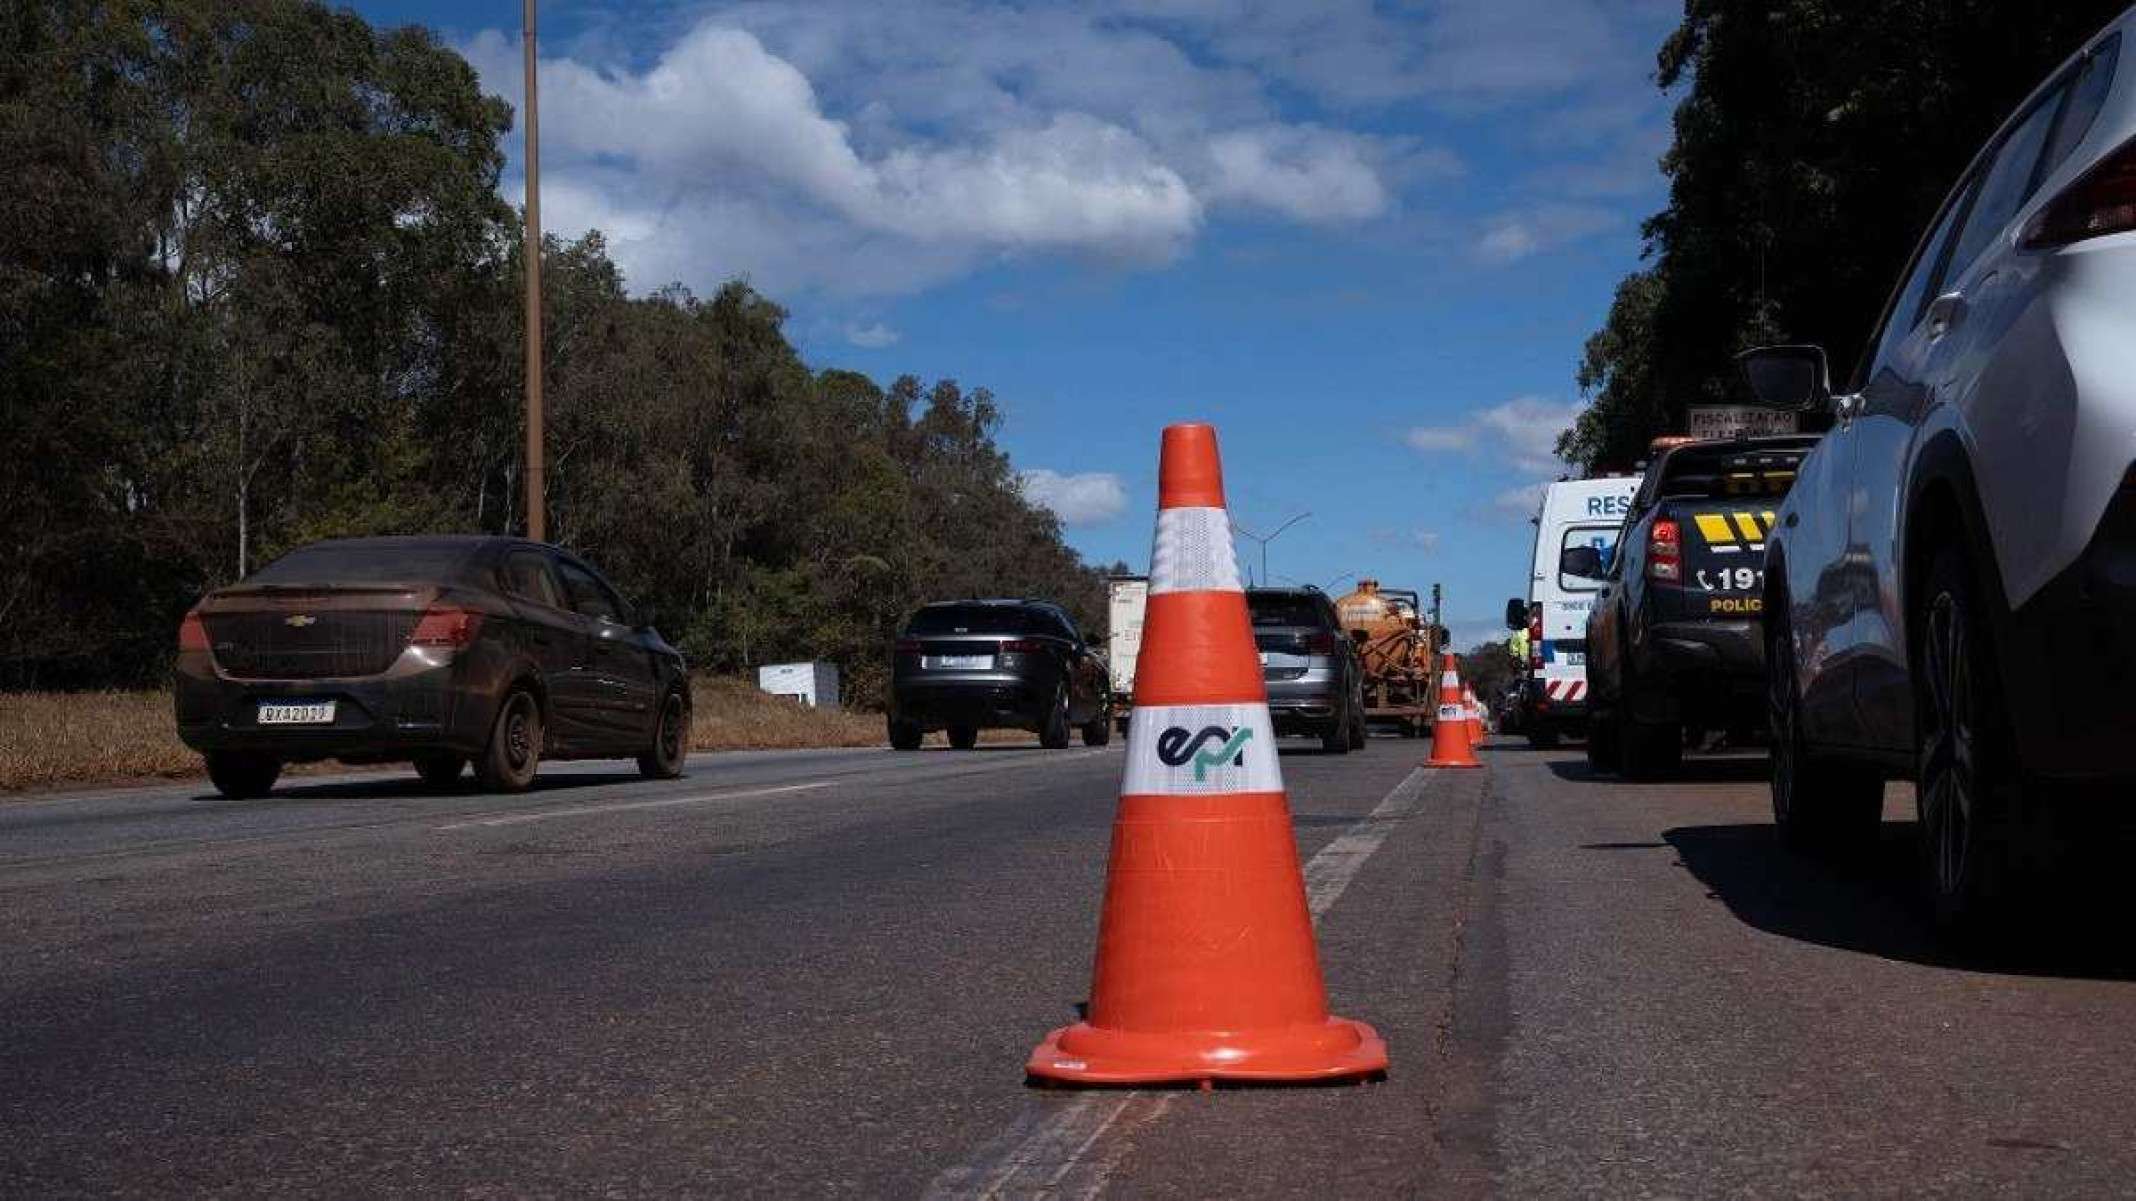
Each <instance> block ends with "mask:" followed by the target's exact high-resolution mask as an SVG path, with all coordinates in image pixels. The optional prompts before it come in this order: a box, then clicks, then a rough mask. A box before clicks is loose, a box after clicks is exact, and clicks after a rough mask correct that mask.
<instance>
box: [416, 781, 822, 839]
mask: <svg viewBox="0 0 2136 1201" xmlns="http://www.w3.org/2000/svg"><path fill="white" fill-rule="evenodd" d="M842 783H844V781H842V780H816V781H813V782H811V783H807V784H781V785H779V786H778V787H776V788H745V789H742V790H741V791H739V792H693V793H691V794H690V795H689V796H671V797H661V798H660V799H659V800H654V801H621V802H618V803H616V804H613V805H578V806H574V807H572V808H570V809H540V810H536V811H535V812H532V813H511V814H506V815H505V816H503V817H484V818H478V819H476V820H474V821H466V822H453V823H452V824H451V825H446V826H438V827H436V828H437V829H439V830H468V829H475V828H478V827H481V828H486V827H491V826H517V825H523V824H525V823H527V822H540V821H547V820H549V819H550V818H552V817H589V816H592V815H594V814H599V813H628V812H630V811H631V810H633V809H667V808H672V807H673V806H676V805H701V804H703V803H705V802H706V801H742V800H747V799H749V798H750V797H760V796H778V795H780V794H781V793H788V792H813V791H815V790H816V789H818V788H831V787H835V786H836V785H838V784H842Z"/></svg>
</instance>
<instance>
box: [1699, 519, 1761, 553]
mask: <svg viewBox="0 0 2136 1201" xmlns="http://www.w3.org/2000/svg"><path fill="white" fill-rule="evenodd" d="M1731 518H1733V519H1734V521H1735V524H1733V525H1730V524H1729V519H1731ZM1691 520H1692V522H1693V523H1695V524H1696V525H1697V526H1698V533H1699V537H1701V538H1704V539H1705V540H1706V545H1707V546H1710V547H1712V548H1713V549H1714V550H1717V551H1728V552H1733V551H1738V550H1744V549H1751V550H1755V549H1758V548H1759V547H1762V546H1764V545H1765V538H1766V535H1768V534H1770V533H1772V530H1773V525H1774V524H1775V522H1776V521H1777V518H1776V516H1775V515H1774V514H1772V513H1694V514H1692V515H1691ZM1739 542H1740V545H1738V543H1739Z"/></svg>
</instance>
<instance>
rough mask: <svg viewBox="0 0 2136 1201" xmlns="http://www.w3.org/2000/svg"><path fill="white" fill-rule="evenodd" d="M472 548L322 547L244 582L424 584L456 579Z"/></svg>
mask: <svg viewBox="0 0 2136 1201" xmlns="http://www.w3.org/2000/svg"><path fill="white" fill-rule="evenodd" d="M474 549H475V548H474V547H473V546H471V545H468V546H456V545H449V544H445V543H427V544H425V543H393V542H318V543H314V544H312V545H310V546H307V547H303V548H301V549H299V550H293V551H291V552H289V553H288V554H286V555H283V556H282V557H281V558H279V559H276V560H275V561H274V562H272V563H269V564H268V565H267V566H265V567H262V568H260V569H259V570H258V571H255V572H253V573H252V574H251V575H250V576H247V577H246V578H245V582H246V583H248V584H422V583H431V582H435V581H441V580H450V579H455V578H457V577H458V576H459V574H460V570H461V568H462V567H463V566H464V565H465V564H466V562H467V559H468V556H469V555H471V554H473V553H474Z"/></svg>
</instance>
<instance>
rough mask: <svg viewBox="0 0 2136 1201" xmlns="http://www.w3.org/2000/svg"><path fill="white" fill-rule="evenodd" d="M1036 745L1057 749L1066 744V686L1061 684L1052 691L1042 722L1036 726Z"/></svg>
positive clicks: (1050, 749)
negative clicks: (1050, 703)
mask: <svg viewBox="0 0 2136 1201" xmlns="http://www.w3.org/2000/svg"><path fill="white" fill-rule="evenodd" d="M1038 745H1040V746H1042V747H1045V748H1046V749H1047V750H1049V751H1057V750H1060V749H1061V748H1063V747H1065V746H1067V745H1068V688H1067V686H1066V685H1062V686H1061V687H1060V688H1058V689H1056V690H1055V691H1054V693H1053V704H1052V705H1050V706H1048V707H1047V709H1046V716H1045V718H1044V724H1042V725H1040V726H1039V727H1038Z"/></svg>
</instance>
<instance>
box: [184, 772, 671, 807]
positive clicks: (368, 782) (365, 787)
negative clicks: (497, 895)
mask: <svg viewBox="0 0 2136 1201" xmlns="http://www.w3.org/2000/svg"><path fill="white" fill-rule="evenodd" d="M644 778H645V777H644V776H643V775H641V774H640V773H639V772H638V771H637V769H635V768H619V769H617V770H615V771H609V772H584V773H577V774H573V775H557V776H536V777H534V783H533V784H532V785H531V786H529V787H528V788H527V790H526V791H525V792H522V793H502V792H500V793H493V794H489V795H493V796H497V797H500V798H502V797H506V796H514V795H516V796H538V795H540V794H542V793H551V792H554V793H564V792H572V791H576V790H578V789H581V788H605V787H607V786H609V785H612V784H627V783H629V782H631V781H632V780H643V779H644ZM681 778H682V779H685V780H687V779H689V773H688V772H684V773H683V775H682V777H681ZM297 779H299V780H301V779H303V777H302V776H299V777H297ZM482 795H484V793H483V792H482V789H481V788H479V787H477V786H476V784H475V781H474V777H472V776H468V775H462V776H461V777H460V778H459V780H458V781H457V782H455V783H454V784H453V785H452V787H450V788H432V787H430V786H429V785H428V784H425V783H423V782H422V780H420V779H418V778H417V777H416V775H415V770H414V769H413V768H410V769H409V770H408V774H407V775H405V776H401V775H394V774H392V773H390V772H381V773H379V775H378V776H377V777H376V778H375V779H363V780H336V781H334V782H332V783H325V784H301V783H283V784H277V785H276V786H275V790H274V791H273V792H272V793H269V794H268V795H267V796H266V797H264V798H261V799H259V800H251V801H240V802H236V803H237V804H241V805H243V806H245V807H246V808H248V809H266V808H272V807H273V806H274V805H275V803H276V802H279V801H389V800H400V799H403V798H423V797H429V798H444V797H461V796H482ZM191 799H192V800H196V801H212V802H216V803H218V804H226V803H230V802H228V801H227V800H226V798H224V797H223V795H222V794H221V793H218V792H215V791H213V790H212V789H211V790H208V791H205V792H200V793H197V794H195V795H194V796H193V797H192V798H191Z"/></svg>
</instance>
